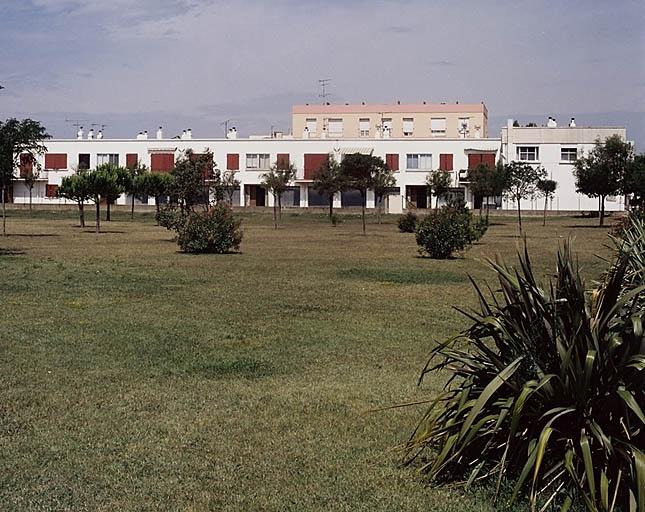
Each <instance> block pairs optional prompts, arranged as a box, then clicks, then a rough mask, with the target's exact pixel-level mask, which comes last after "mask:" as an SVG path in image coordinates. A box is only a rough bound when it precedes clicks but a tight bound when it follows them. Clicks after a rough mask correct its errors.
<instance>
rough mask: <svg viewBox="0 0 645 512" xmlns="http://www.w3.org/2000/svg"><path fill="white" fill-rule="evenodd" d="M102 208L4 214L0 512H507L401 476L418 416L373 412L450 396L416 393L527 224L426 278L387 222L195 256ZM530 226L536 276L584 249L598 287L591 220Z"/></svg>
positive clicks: (282, 235) (289, 218)
mask: <svg viewBox="0 0 645 512" xmlns="http://www.w3.org/2000/svg"><path fill="white" fill-rule="evenodd" d="M88 210H89V211H88V212H87V213H88V217H89V222H88V226H87V228H85V229H80V228H78V227H76V226H77V218H76V214H75V212H74V211H73V210H70V211H57V212H36V213H35V214H34V215H33V216H32V217H29V215H28V214H27V212H23V211H13V210H11V211H9V218H8V222H7V227H8V231H9V233H10V236H9V237H7V238H2V237H0V307H1V311H2V315H1V317H0V318H1V322H0V327H1V328H0V454H1V456H0V510H159V509H167V510H321V509H327V510H370V511H374V510H425V511H429V510H431V511H488V510H493V507H492V505H491V504H490V503H489V502H488V501H487V500H486V499H485V497H484V495H483V494H482V493H481V492H477V491H476V492H474V493H464V492H462V491H458V490H447V489H433V488H428V487H427V486H425V485H424V484H423V481H422V478H421V477H420V475H419V473H418V472H417V471H416V470H415V469H413V468H401V467H400V466H399V465H398V462H399V460H400V454H398V453H396V452H394V451H392V448H393V447H395V446H396V445H398V444H400V443H402V442H404V441H405V440H406V439H407V436H408V435H409V434H410V432H411V430H412V428H413V427H414V426H415V422H416V421H417V419H418V418H419V415H420V414H421V413H422V409H399V410H394V411H388V412H385V413H376V414H363V413H364V412H365V411H366V410H369V409H373V408H377V407H381V406H387V405H392V404H396V403H400V402H406V401H413V400H419V399H422V398H425V397H429V396H433V395H434V394H435V393H437V391H438V390H439V389H440V388H441V386H442V383H443V382H444V380H445V377H446V375H436V377H435V378H434V379H433V380H431V381H428V382H427V384H426V385H424V387H423V388H421V389H418V388H417V387H416V379H417V377H418V375H419V372H420V371H421V369H422V367H423V365H424V364H425V362H426V358H427V355H428V351H429V349H430V347H432V346H433V344H434V343H435V342H436V341H437V340H441V339H443V338H444V337H446V336H448V335H450V334H453V333H455V332H456V331H457V330H459V329H460V328H462V327H464V326H465V325H466V323H465V320H464V319H463V318H462V316H461V315H460V314H459V313H457V312H455V311H454V309H453V307H454V306H461V307H466V308H468V307H475V306H476V297H475V295H474V292H473V290H472V286H471V284H470V283H469V282H468V278H467V275H468V274H470V275H472V276H473V277H474V278H475V279H477V280H484V279H491V277H492V275H493V274H492V272H491V271H490V270H489V269H488V268H487V267H486V265H485V263H484V262H483V259H484V258H486V257H494V256H495V255H496V254H501V255H503V256H504V257H505V258H506V259H507V261H514V260H515V250H516V246H517V244H518V238H517V227H516V223H515V218H514V217H512V216H509V217H493V218H492V221H493V225H492V226H491V228H490V229H489V231H488V233H487V234H486V235H485V237H484V238H483V240H482V242H481V243H480V244H478V245H475V246H473V247H472V248H471V249H470V250H468V251H467V252H466V253H465V254H464V256H463V258H458V259H454V260H449V261H433V260H429V259H422V258H419V257H417V251H416V244H415V241H414V235H412V234H403V233H398V232H397V229H396V217H394V216H392V217H386V218H385V221H384V223H383V224H382V225H376V224H375V221H374V219H370V221H369V222H370V223H369V224H368V233H367V236H362V235H361V234H360V229H361V227H360V218H359V217H353V218H348V219H347V220H345V222H343V223H342V224H341V225H340V226H338V227H336V228H333V227H331V226H329V225H328V224H327V223H326V221H325V218H324V217H323V216H316V215H293V214H289V213H286V214H284V216H283V225H282V226H281V227H280V229H279V230H277V231H275V230H273V228H272V220H271V217H270V215H269V214H248V215H244V214H243V215H244V217H245V222H244V224H243V226H244V231H245V235H244V240H243V242H242V246H241V251H242V252H241V253H240V254H231V255H200V256H194V255H186V254H181V253H179V252H178V248H177V245H176V243H175V242H174V241H173V240H172V233H170V232H168V231H166V230H165V229H163V228H159V227H156V226H155V225H154V221H153V215H152V213H145V214H138V215H137V217H136V219H135V222H131V221H130V220H129V218H128V217H127V213H126V212H116V213H115V214H114V219H115V220H114V221H112V222H109V223H108V222H105V223H102V228H103V229H105V231H106V232H105V233H102V234H100V235H95V234H94V233H93V227H94V226H93V218H92V212H91V208H88ZM524 220H525V228H526V232H527V234H528V238H529V246H530V249H531V254H532V256H533V259H534V263H535V267H536V269H538V273H540V274H542V275H544V276H548V275H549V273H552V272H553V271H554V269H555V253H556V250H557V246H558V243H561V242H562V241H563V240H564V239H566V237H567V236H568V235H569V234H573V235H574V236H575V249H576V251H577V252H578V254H579V258H580V262H581V264H582V266H583V271H584V274H585V276H587V277H588V278H597V277H598V276H599V274H600V272H601V270H602V269H603V268H604V264H603V262H602V261H600V260H599V259H598V258H597V257H596V255H603V256H608V255H609V251H608V250H607V249H606V248H605V244H606V243H607V242H608V239H607V236H606V234H607V230H606V229H597V228H594V227H595V225H596V224H597V219H579V218H573V217H557V218H550V219H549V220H548V225H547V227H546V228H543V227H542V221H541V218H539V217H534V218H526V219H524Z"/></svg>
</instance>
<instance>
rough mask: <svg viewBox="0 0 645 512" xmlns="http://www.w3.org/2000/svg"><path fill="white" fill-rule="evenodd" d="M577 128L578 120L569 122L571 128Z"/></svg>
mask: <svg viewBox="0 0 645 512" xmlns="http://www.w3.org/2000/svg"><path fill="white" fill-rule="evenodd" d="M575 127H576V118H575V117H572V118H571V121H569V128H575Z"/></svg>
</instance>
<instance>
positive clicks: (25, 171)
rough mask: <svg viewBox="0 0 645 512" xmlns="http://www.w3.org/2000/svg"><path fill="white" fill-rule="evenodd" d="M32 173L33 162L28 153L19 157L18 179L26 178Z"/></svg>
mask: <svg viewBox="0 0 645 512" xmlns="http://www.w3.org/2000/svg"><path fill="white" fill-rule="evenodd" d="M33 172H34V161H33V159H32V158H31V155H30V154H29V153H22V154H21V155H20V177H21V178H27V177H29V176H31V174H32V173H33Z"/></svg>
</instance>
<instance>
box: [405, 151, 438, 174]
mask: <svg viewBox="0 0 645 512" xmlns="http://www.w3.org/2000/svg"><path fill="white" fill-rule="evenodd" d="M407 157H408V158H407V168H408V169H419V170H424V171H426V170H428V169H432V155H428V154H409V153H408V155H407Z"/></svg>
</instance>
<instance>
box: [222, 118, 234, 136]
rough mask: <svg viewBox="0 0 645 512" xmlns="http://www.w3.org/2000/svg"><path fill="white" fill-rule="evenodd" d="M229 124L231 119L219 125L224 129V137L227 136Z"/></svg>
mask: <svg viewBox="0 0 645 512" xmlns="http://www.w3.org/2000/svg"><path fill="white" fill-rule="evenodd" d="M230 122H231V119H227V120H226V121H223V122H221V123H220V126H223V127H224V137H226V136H227V135H228V123H230Z"/></svg>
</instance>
